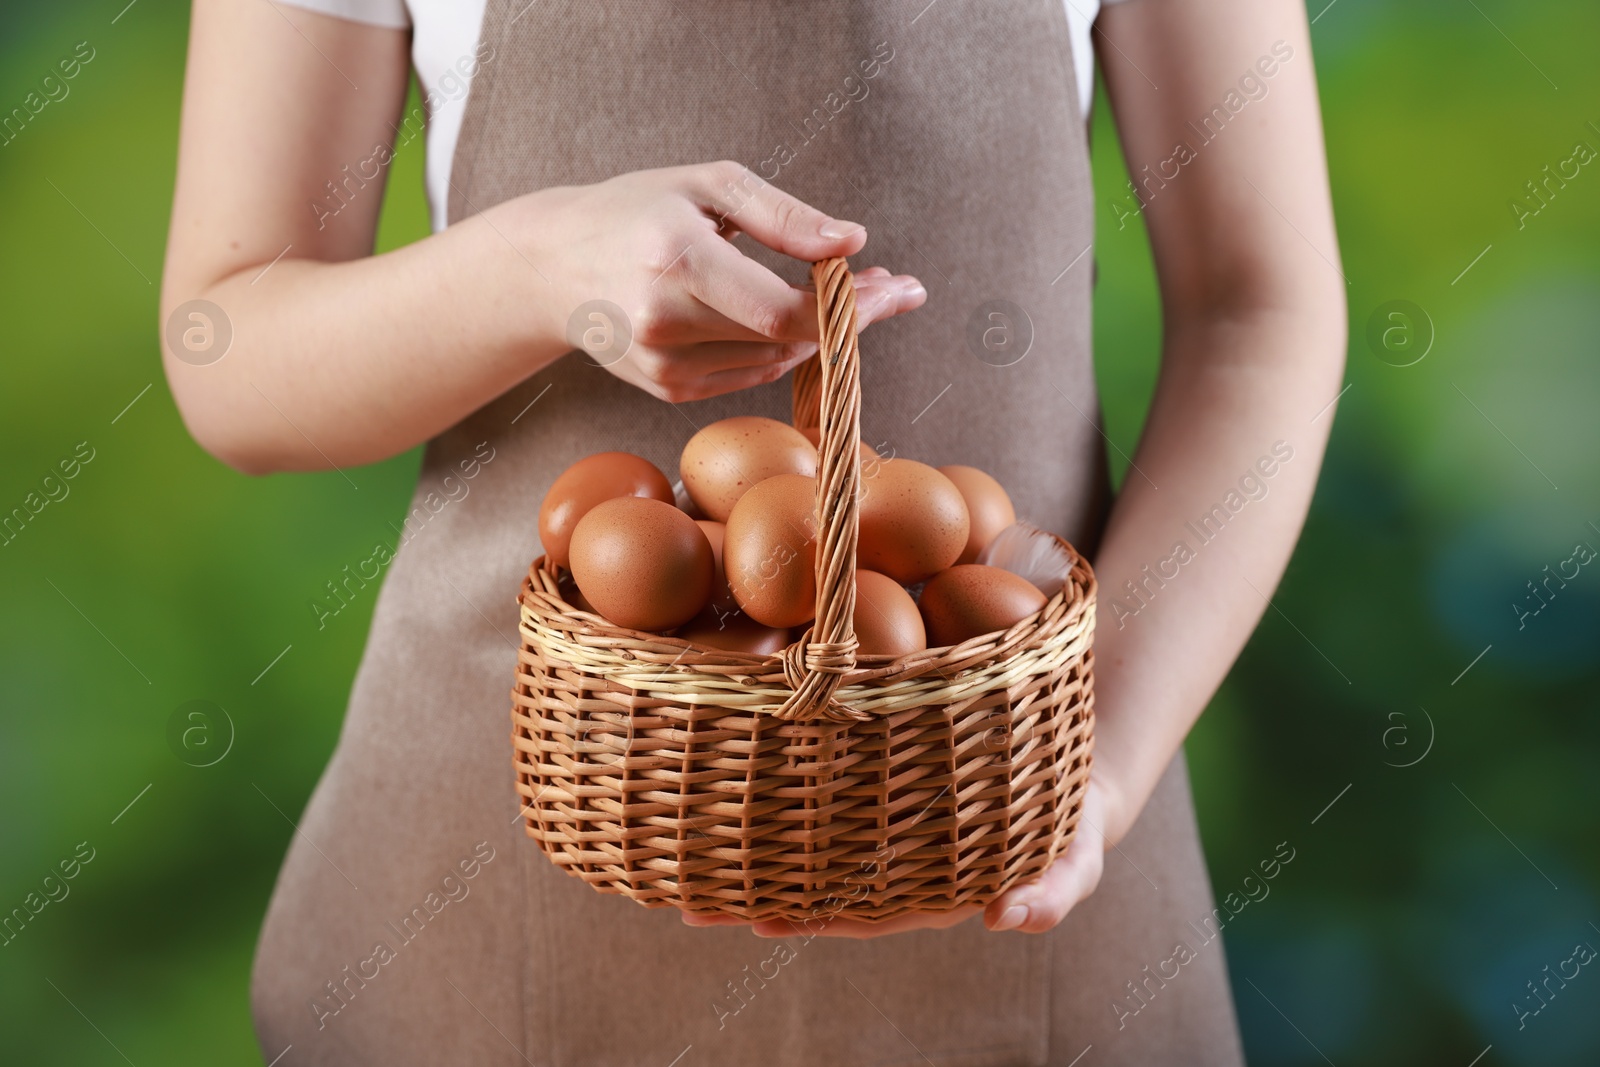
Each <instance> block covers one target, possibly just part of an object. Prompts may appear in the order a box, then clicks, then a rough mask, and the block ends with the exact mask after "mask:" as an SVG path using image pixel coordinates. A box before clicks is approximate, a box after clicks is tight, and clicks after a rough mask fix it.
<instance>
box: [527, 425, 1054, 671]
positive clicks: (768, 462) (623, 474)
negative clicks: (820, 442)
mask: <svg viewBox="0 0 1600 1067" xmlns="http://www.w3.org/2000/svg"><path fill="white" fill-rule="evenodd" d="M816 441H817V431H816V430H807V431H802V430H797V429H795V428H793V427H791V426H787V425H785V424H784V423H781V422H778V421H776V420H774V419H767V418H760V417H757V416H740V417H736V418H731V419H723V420H722V421H720V422H716V423H712V424H711V425H709V426H707V427H705V428H704V429H702V430H700V431H699V432H698V433H696V434H695V435H694V436H693V437H692V438H690V439H689V442H688V444H687V445H685V446H684V449H683V456H682V460H681V463H680V466H679V473H680V476H681V478H682V483H681V489H679V488H675V487H674V486H673V485H672V484H671V483H669V482H668V481H667V478H666V476H665V475H663V474H662V473H661V471H660V470H658V469H657V468H656V467H655V466H654V465H653V464H651V463H650V462H648V461H647V460H644V459H641V458H640V457H638V456H635V455H632V454H630V453H627V452H602V453H599V454H597V455H593V456H589V457H587V458H586V459H582V460H579V461H578V462H577V463H575V464H573V465H572V466H571V467H569V468H568V469H567V470H566V471H565V472H564V473H562V475H561V476H560V477H559V478H557V479H556V481H555V483H554V484H553V485H552V486H551V487H550V491H549V492H548V493H547V494H546V495H545V498H544V503H543V504H542V505H541V507H540V509H539V539H540V541H541V542H542V543H543V545H544V549H545V552H546V554H547V556H548V558H549V560H550V561H551V562H553V563H555V564H556V565H558V566H559V567H560V568H562V571H561V585H560V589H561V593H562V596H563V597H564V598H565V599H566V600H567V602H568V603H569V604H571V605H573V606H574V607H577V608H578V609H580V610H583V611H588V612H591V613H593V614H596V615H599V616H601V617H602V618H604V619H606V620H607V621H609V622H611V623H613V624H615V625H617V626H623V627H628V628H630V629H634V630H643V631H649V632H653V633H660V634H670V635H672V636H674V637H678V638H681V639H683V640H687V641H692V642H694V643H696V644H700V645H705V646H708V647H711V648H719V649H724V650H728V651H737V652H753V653H758V654H763V655H770V654H772V653H775V652H777V651H779V650H780V649H782V648H783V647H784V646H786V645H788V644H789V643H790V642H791V641H792V640H793V639H794V638H795V637H797V636H798V634H799V632H800V630H802V629H803V628H804V627H805V626H806V625H807V624H809V623H810V622H811V621H812V620H813V618H814V617H815V609H816V597H817V587H816V550H817V541H816V538H817V534H818V522H817V517H816V514H815V508H816V495H817V477H816V476H817V467H818V460H817V448H816ZM861 462H862V471H861V473H862V478H861V495H860V505H859V511H860V537H859V541H858V546H857V553H856V554H857V566H858V568H859V569H858V570H857V571H856V607H855V615H854V620H853V621H854V624H855V633H856V638H857V640H858V641H859V642H860V649H859V652H858V654H859V655H861V656H904V655H908V654H910V653H913V652H918V651H921V650H922V649H925V648H929V647H933V648H939V647H943V646H947V645H955V644H960V643H961V642H962V641H965V640H967V639H969V638H972V637H977V636H979V635H982V634H987V633H992V632H994V631H997V630H1006V629H1009V628H1010V627H1011V626H1013V625H1015V624H1016V623H1018V622H1020V621H1022V620H1023V619H1025V618H1027V617H1028V616H1030V615H1033V614H1035V613H1037V612H1038V611H1039V610H1040V609H1041V608H1043V607H1044V605H1045V600H1046V594H1047V593H1054V592H1055V591H1056V590H1057V589H1059V588H1060V587H1061V584H1062V581H1063V580H1064V579H1065V577H1066V573H1067V571H1068V570H1070V568H1071V559H1070V557H1069V556H1068V555H1067V553H1066V552H1065V550H1063V549H1062V548H1061V546H1060V545H1059V543H1058V542H1057V541H1056V540H1055V538H1053V537H1051V536H1050V535H1049V534H1046V533H1044V532H1043V531H1041V530H1038V529H1036V528H1035V527H1032V526H1030V525H1028V524H1027V523H1018V522H1017V521H1016V513H1015V511H1014V509H1013V507H1012V504H1011V500H1010V498H1009V497H1008V496H1007V495H1006V491H1005V490H1004V489H1003V488H1001V486H1000V484H999V483H998V482H996V481H995V480H994V479H993V478H991V477H990V476H989V475H987V474H985V473H984V472H983V471H980V470H977V469H976V468H973V467H961V466H951V467H939V468H934V467H930V466H928V465H926V464H923V463H918V462H916V461H914V460H910V459H903V458H898V457H895V458H890V459H884V458H882V457H880V456H879V454H878V453H877V452H876V451H875V450H873V449H872V448H870V447H869V446H867V445H866V444H865V443H863V444H862V446H861ZM997 557H998V558H997ZM1018 561H1021V563H1022V565H1020V566H1019V565H1018ZM994 563H1000V564H1001V565H1000V566H995V565H992V564H994ZM1016 572H1020V573H1016ZM918 587H920V590H919V589H918ZM914 591H915V592H919V593H920V595H917V596H913V592H914Z"/></svg>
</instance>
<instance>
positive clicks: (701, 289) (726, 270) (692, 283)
mask: <svg viewBox="0 0 1600 1067" xmlns="http://www.w3.org/2000/svg"><path fill="white" fill-rule="evenodd" d="M684 259H685V260H686V263H685V270H686V271H687V272H688V278H687V281H688V289H689V292H690V293H691V294H692V295H693V296H694V297H695V298H696V299H698V300H699V301H700V302H701V303H702V304H704V305H705V306H706V307H708V308H710V309H711V310H713V311H715V312H717V313H718V314H720V315H722V316H723V317H725V318H726V319H728V320H729V321H730V322H731V323H733V324H734V325H736V326H738V327H741V328H742V329H743V331H744V332H745V333H746V334H747V336H746V337H745V338H744V339H746V340H769V341H815V340H816V339H817V297H816V294H815V293H808V292H806V291H805V290H804V289H796V288H795V287H793V286H791V285H789V284H788V283H787V282H785V281H784V280H783V279H782V278H780V277H778V276H777V275H776V274H774V273H772V271H770V270H768V269H767V268H766V267H763V266H762V265H761V264H759V263H757V262H756V261H755V260H753V259H751V258H750V257H749V256H747V255H745V254H744V253H743V252H740V251H739V250H738V249H737V248H735V247H734V246H733V245H732V244H730V243H729V242H727V241H724V240H721V239H718V238H708V239H706V240H703V241H701V242H700V243H699V244H698V245H696V246H694V248H692V249H691V250H690V253H689V255H687V256H685V257H684Z"/></svg>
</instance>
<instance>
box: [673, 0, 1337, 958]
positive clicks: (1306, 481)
mask: <svg viewBox="0 0 1600 1067" xmlns="http://www.w3.org/2000/svg"><path fill="white" fill-rule="evenodd" d="M1097 28H1098V29H1099V30H1100V31H1101V33H1100V36H1101V38H1102V39H1103V40H1104V41H1106V42H1114V43H1115V47H1114V48H1112V47H1107V48H1103V49H1102V50H1101V59H1102V61H1103V63H1104V69H1105V78H1106V83H1107V86H1108V89H1109V91H1110V95H1111V103H1112V107H1113V110H1114V112H1115V115H1116V120H1117V129H1118V132H1119V135H1120V136H1121V139H1122V144H1123V148H1124V151H1125V154H1126V157H1127V160H1128V167H1129V170H1130V172H1131V173H1132V174H1133V176H1134V179H1135V182H1136V183H1138V182H1140V181H1142V180H1144V179H1146V176H1147V173H1148V174H1154V175H1156V177H1155V178H1154V179H1152V180H1150V182H1149V185H1148V186H1147V187H1143V188H1142V189H1141V196H1142V198H1143V199H1145V200H1146V203H1147V206H1146V208H1145V210H1144V217H1145V222H1146V225H1147V226H1148V227H1149V231H1150V240H1151V245H1152V248H1153V251H1154V254H1155V263H1156V273H1157V276H1158V279H1159V281H1160V286H1161V303H1162V310H1163V326H1164V337H1163V345H1162V357H1161V373H1160V378H1159V381H1158V383H1157V386H1156V394H1155V399H1154V402H1153V403H1152V405H1151V409H1150V414H1149V418H1148V419H1147V421H1146V423H1145V429H1144V434H1143V436H1142V437H1141V438H1140V441H1139V447H1138V449H1137V451H1136V452H1135V455H1134V459H1133V463H1134V468H1133V469H1130V470H1129V472H1128V476H1127V477H1126V478H1125V479H1124V481H1123V486H1122V490H1121V492H1120V493H1119V495H1118V497H1117V501H1116V504H1115V506H1114V507H1113V509H1112V512H1111V518H1110V524H1109V526H1108V527H1107V529H1106V533H1105V537H1104V539H1103V541H1102V543H1101V548H1100V553H1099V558H1098V559H1096V560H1095V573H1096V577H1097V579H1098V581H1099V585H1100V599H1099V603H1098V609H1097V614H1096V619H1097V621H1096V628H1095V671H1096V677H1095V755H1094V770H1093V772H1092V773H1091V776H1090V783H1089V793H1088V797H1087V799H1086V801H1085V805H1084V819H1083V822H1081V823H1080V824H1079V830H1078V833H1077V836H1076V837H1075V838H1074V839H1073V842H1072V845H1071V847H1070V848H1069V849H1068V851H1067V853H1066V855H1064V856H1063V857H1062V858H1061V859H1060V860H1058V861H1057V862H1056V863H1055V864H1053V865H1052V866H1051V867H1050V869H1049V870H1047V871H1046V872H1045V873H1044V875H1043V876H1042V877H1041V878H1040V879H1039V880H1038V881H1037V882H1033V883H1030V884H1028V885H1024V886H1019V887H1017V888H1015V889H1012V890H1010V891H1009V892H1007V893H1006V894H1004V895H1003V896H1002V897H1001V898H1000V899H998V900H996V901H995V902H993V903H991V904H990V905H989V906H988V908H987V909H986V913H985V922H986V923H987V924H988V926H989V928H990V929H994V930H1011V929H1020V930H1024V931H1027V932H1031V933H1041V932H1043V931H1045V930H1048V929H1050V928H1051V927H1053V926H1055V925H1056V924H1057V923H1059V922H1060V921H1061V919H1062V918H1063V917H1064V916H1065V915H1066V914H1067V912H1068V911H1070V910H1071V909H1072V907H1073V906H1074V905H1075V904H1077V902H1078V901H1080V900H1082V899H1083V898H1084V897H1086V896H1088V895H1089V893H1091V892H1092V891H1093V890H1094V888H1095V886H1096V885H1097V884H1098V882H1099V880H1100V873H1101V868H1102V865H1103V862H1104V853H1105V849H1106V848H1108V847H1110V846H1111V845H1114V844H1116V843H1117V842H1119V841H1120V840H1121V839H1122V837H1123V836H1124V835H1125V834H1126V833H1127V832H1128V830H1129V828H1130V827H1131V826H1132V825H1133V823H1134V820H1135V819H1137V818H1138V816H1139V812H1140V811H1141V810H1142V809H1143V807H1144V805H1145V802H1146V801H1147V800H1148V799H1149V797H1150V794H1151V792H1152V790H1153V789H1154V788H1155V785H1156V782H1157V780H1158V779H1159V778H1160V777H1161V774H1162V772H1163V771H1165V770H1166V768H1167V765H1168V764H1169V763H1171V761H1172V758H1173V756H1174V754H1176V752H1177V751H1178V748H1179V746H1181V745H1182V744H1183V739H1184V736H1185V735H1186V734H1187V733H1188V732H1189V728H1190V727H1191V726H1193V725H1194V721H1195V719H1196V718H1197V717H1198V716H1199V714H1200V712H1201V710H1202V709H1203V708H1204V707H1205V706H1206V703H1207V702H1208V701H1209V700H1210V699H1211V695H1212V693H1214V692H1215V691H1216V688H1217V686H1218V685H1219V684H1220V683H1221V681H1222V679H1223V677H1224V675H1226V674H1227V672H1228V669H1229V667H1231V666H1232V664H1233V661H1234V658H1235V657H1236V656H1237V655H1238V654H1239V650H1240V649H1241V648H1243V647H1244V643H1245V640H1246V639H1247V638H1248V637H1249V636H1250V632H1251V630H1252V629H1254V627H1255V625H1256V623H1257V622H1258V621H1259V620H1260V618H1261V614H1262V612H1263V610H1264V609H1265V608H1266V601H1265V599H1264V597H1265V596H1267V595H1270V594H1271V592H1272V589H1273V587H1274V586H1275V585H1276V584H1277V581H1278V578H1279V577H1280V576H1281V575H1282V573H1283V569H1284V566H1285V565H1286V564H1287V562H1288V559H1289V553H1290V551H1291V550H1292V549H1293V548H1294V543H1295V539H1296V538H1297V537H1298V536H1299V532H1300V526H1301V524H1302V522H1303V521H1304V520H1305V515H1306V509H1307V507H1308V506H1309V504H1310V500H1311V491H1312V489H1313V487H1314V486H1315V484H1316V478H1317V468H1318V466H1319V465H1320V464H1321V462H1322V452H1323V447H1324V445H1325V444H1326V442H1327V436H1328V428H1329V426H1330V425H1331V424H1332V422H1333V418H1332V413H1331V411H1325V409H1326V408H1327V407H1328V405H1329V404H1330V402H1331V401H1332V400H1333V399H1334V397H1335V395H1336V394H1337V393H1338V392H1339V382H1340V376H1341V374H1342V373H1343V367H1344V351H1345V295H1344V290H1345V283H1344V279H1343V277H1342V275H1341V274H1340V270H1339V266H1338V264H1339V252H1338V246H1337V244H1336V241H1335V236H1334V230H1333V212H1332V207H1331V204H1330V202H1329V195H1328V179H1327V169H1326V163H1325V161H1324V157H1323V149H1322V124H1321V120H1320V116H1319V112H1318V107H1317V92H1316V80H1315V77H1314V74H1313V71H1312V66H1311V49H1310V46H1309V44H1308V40H1307V36H1308V35H1307V27H1306V23H1305V12H1304V9H1303V8H1302V7H1301V5H1300V3H1299V0H1230V2H1228V3H1221V4H1204V5H1202V4H1194V3H1186V2H1178V0H1128V2H1126V3H1119V4H1116V5H1111V6H1107V7H1106V8H1105V9H1103V10H1102V12H1101V14H1100V19H1099V22H1098V24H1097ZM1279 42H1281V43H1279ZM1275 44H1276V45H1277V48H1276V50H1275V48H1274V46H1275ZM1263 57H1265V58H1266V59H1267V60H1269V62H1266V63H1264V64H1263V65H1262V66H1260V67H1258V66H1257V64H1258V62H1260V61H1261V60H1262V59H1263ZM1265 70H1271V74H1270V75H1268V74H1265V73H1263V71H1265ZM1146 75H1148V77H1149V78H1150V79H1153V80H1154V83H1155V84H1154V85H1152V84H1151V81H1150V80H1147V79H1146ZM1245 77H1248V78H1249V79H1250V80H1248V81H1246V82H1245V84H1244V85H1242V86H1241V78H1245ZM1230 93H1232V94H1234V95H1233V96H1232V97H1231V98H1230V96H1229V94H1230ZM1263 94H1264V95H1263ZM1252 97H1254V99H1252ZM1241 101H1243V105H1242V106H1240V102H1241ZM1230 104H1231V105H1233V107H1235V108H1237V110H1236V111H1232V110H1230ZM1213 106H1216V107H1219V108H1221V109H1222V117H1221V119H1220V120H1219V118H1218V117H1217V116H1215V115H1211V109H1212V107H1213ZM1208 115H1209V116H1210V117H1211V126H1212V129H1215V130H1217V131H1219V132H1217V133H1216V134H1215V135H1214V136H1212V137H1211V139H1210V140H1209V141H1205V140H1203V139H1202V138H1203V137H1205V136H1206V131H1205V130H1204V128H1203V127H1201V124H1202V120H1203V119H1205V118H1206V117H1207V116H1208ZM1191 122H1193V123H1194V124H1195V126H1193V127H1192V126H1190V125H1189V123H1191ZM1196 127H1201V129H1200V130H1199V131H1198V132H1197V129H1196ZM1179 145H1188V146H1189V149H1190V151H1189V152H1188V153H1187V154H1186V153H1182V152H1179V151H1177V149H1178V146H1179ZM1179 158H1182V159H1185V160H1186V161H1185V162H1181V163H1179V162H1178V161H1177V160H1178V159H1179ZM1147 164H1148V165H1149V168H1150V170H1149V172H1146V171H1145V170H1144V167H1145V166H1146V165H1147ZM1163 174H1164V175H1166V176H1165V177H1163ZM1137 208H1138V205H1137V204H1129V205H1128V207H1127V208H1126V210H1137ZM1107 214H1112V212H1105V213H1102V219H1103V218H1104V216H1105V215H1107ZM1101 230H1102V233H1101V236H1100V237H1099V238H1098V240H1099V241H1100V242H1101V243H1102V244H1104V243H1105V242H1107V241H1115V240H1132V239H1133V238H1132V237H1131V236H1130V235H1127V234H1123V235H1121V236H1119V235H1118V234H1117V233H1116V231H1115V230H1114V229H1111V228H1109V227H1105V226H1102V227H1101ZM1319 414H1320V417H1318V416H1319ZM1278 442H1283V444H1284V445H1285V446H1287V448H1288V449H1292V450H1293V455H1292V458H1290V459H1287V460H1285V459H1284V458H1283V456H1284V450H1283V449H1280V450H1279V451H1278V452H1276V453H1275V452H1274V445H1275V444H1276V443H1278ZM1263 457H1265V458H1266V459H1268V460H1269V461H1270V462H1269V463H1268V464H1266V465H1263V466H1262V467H1258V466H1257V464H1258V462H1259V461H1261V460H1262V459H1263ZM1269 467H1270V469H1271V470H1272V473H1271V475H1270V476H1269V475H1266V474H1264V473H1263V471H1264V470H1265V469H1268V468H1269ZM1247 478H1248V479H1251V481H1250V482H1249V488H1248V489H1242V488H1241V486H1240V483H1241V480H1243V479H1247ZM1257 485H1260V486H1263V487H1265V489H1264V491H1265V494H1266V495H1265V496H1261V490H1257V489H1255V488H1254V487H1255V486H1257ZM1230 491H1232V492H1234V493H1235V494H1237V496H1236V497H1235V499H1236V500H1248V501H1249V502H1248V503H1247V504H1245V505H1244V506H1242V507H1241V508H1240V509H1239V510H1238V512H1237V514H1233V513H1231V512H1227V511H1226V510H1225V514H1224V517H1223V519H1222V520H1218V519H1217V518H1216V517H1214V516H1212V517H1211V519H1210V521H1211V523H1212V525H1213V527H1216V526H1220V527H1221V533H1220V534H1217V535H1215V536H1214V537H1213V539H1211V540H1209V541H1206V542H1204V543H1202V542H1201V541H1200V539H1199V537H1198V536H1197V535H1196V533H1195V531H1194V529H1193V528H1192V527H1191V525H1190V524H1191V523H1193V524H1199V523H1200V522H1201V521H1202V520H1203V519H1206V518H1207V517H1208V516H1211V513H1212V507H1213V505H1216V504H1220V503H1224V502H1225V501H1227V500H1228V494H1229V492H1230ZM1247 493H1251V494H1254V495H1256V496H1260V499H1258V500H1249V497H1248V496H1247V495H1246V494H1247ZM1179 543H1186V544H1187V546H1188V549H1189V552H1188V554H1187V557H1185V555H1184V554H1182V553H1176V552H1175V551H1174V549H1175V546H1177V545H1178V544H1179ZM1180 560H1181V562H1180ZM1146 568H1148V571H1147V570H1146ZM1174 568H1176V574H1174V573H1173V570H1174ZM1163 571H1164V572H1165V574H1166V575H1168V577H1162V572H1163ZM1150 574H1155V576H1156V577H1155V578H1150V577H1148V575H1150ZM1127 582H1133V583H1134V584H1135V586H1140V584H1141V583H1145V584H1144V586H1143V589H1144V591H1143V592H1141V593H1140V595H1139V597H1138V598H1135V597H1134V596H1132V595H1130V594H1129V592H1128V589H1127V587H1126V585H1125V583H1127ZM1118 601H1121V602H1122V607H1121V608H1119V607H1118V606H1117V602H1118ZM975 910H976V909H961V910H958V911H953V912H947V913H941V914H918V915H910V916H906V917H904V918H901V919H896V920H891V921H890V922H887V923H883V924H879V925H876V926H874V925H868V924H865V923H861V922H854V921H851V920H847V919H833V920H830V921H827V922H825V923H821V924H816V925H813V926H812V927H810V928H808V929H806V930H804V931H800V932H806V933H813V934H817V933H820V934H823V935H825V936H838V937H878V936H882V935H884V934H890V933H897V932H899V931H902V930H912V929H923V928H930V927H932V928H938V927H946V926H950V925H953V924H955V923H957V922H961V921H964V920H965V919H967V918H970V917H971V915H972V914H973V913H974V911H975ZM691 925H720V923H719V922H718V921H717V920H698V921H695V922H692V923H691ZM756 932H757V933H758V934H761V935H763V936H774V937H778V936H785V935H787V934H790V933H794V932H796V928H793V927H790V926H789V924H787V923H783V922H777V921H774V922H767V923H760V924H757V925H756Z"/></svg>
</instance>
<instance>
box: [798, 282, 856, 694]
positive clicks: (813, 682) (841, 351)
mask: <svg viewBox="0 0 1600 1067" xmlns="http://www.w3.org/2000/svg"><path fill="white" fill-rule="evenodd" d="M811 280H812V282H813V283H814V284H815V286H816V290H817V329H818V333H819V335H820V338H821V340H820V342H819V344H818V346H817V354H816V355H815V356H813V357H812V358H811V359H809V360H807V361H806V362H805V363H802V364H801V365H800V366H799V367H797V368H795V372H794V424H795V426H796V427H801V428H804V427H807V426H818V425H820V427H821V430H822V432H821V435H820V440H819V442H818V446H817V456H818V470H817V506H816V522H817V615H816V619H815V620H814V621H813V622H812V624H811V626H809V627H808V628H807V629H806V631H805V633H803V634H801V635H800V639H799V640H798V641H796V642H795V643H794V644H792V645H790V646H789V647H788V648H786V649H784V651H783V673H784V679H785V681H787V682H788V684H789V687H790V689H791V690H792V692H790V694H789V696H788V698H787V699H785V700H784V702H783V705H782V706H781V707H780V708H779V709H778V710H777V712H776V715H777V717H778V718H780V719H790V720H796V721H801V722H804V721H807V720H810V719H816V718H826V719H831V720H834V721H836V722H850V721H860V720H864V719H868V718H870V717H871V716H869V715H867V714H866V713H865V712H860V711H856V710H854V709H852V708H849V707H846V706H845V705H843V704H841V703H839V702H838V701H836V700H834V699H833V694H834V691H835V690H837V689H838V688H839V684H840V683H841V682H842V681H843V679H844V676H845V675H846V674H848V673H849V672H850V671H852V670H854V669H855V666H856V648H857V647H858V646H857V642H856V633H855V624H854V621H853V618H854V615H855V610H856V537H857V534H858V532H859V526H860V514H859V512H860V500H861V448H860V444H861V346H860V340H859V338H858V337H857V335H856V333H857V321H856V287H855V280H854V278H853V277H852V275H851V274H850V266H849V264H848V263H847V262H846V261H845V260H844V259H843V258H842V257H841V258H836V259H825V260H822V261H821V262H819V263H814V264H812V266H811Z"/></svg>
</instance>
